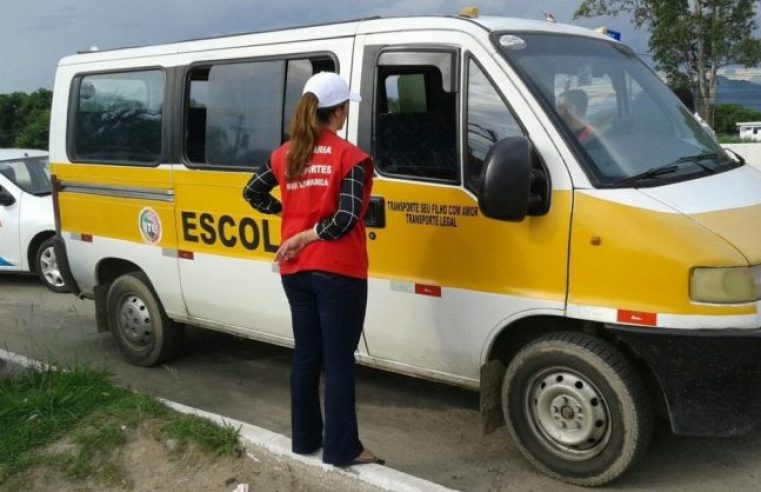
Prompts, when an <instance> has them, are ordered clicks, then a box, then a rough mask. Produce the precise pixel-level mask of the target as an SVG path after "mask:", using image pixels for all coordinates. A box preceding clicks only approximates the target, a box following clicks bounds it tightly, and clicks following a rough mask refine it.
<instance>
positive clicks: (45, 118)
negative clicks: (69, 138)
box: [13, 109, 50, 150]
mask: <svg viewBox="0 0 761 492" xmlns="http://www.w3.org/2000/svg"><path fill="white" fill-rule="evenodd" d="M49 129H50V110H49V109H44V110H42V111H37V112H36V113H35V116H34V120H33V121H30V122H28V123H27V124H26V126H24V128H23V129H22V130H21V132H20V133H19V134H18V135H17V136H16V139H15V140H14V141H13V146H14V147H23V148H27V149H42V150H47V148H48V135H49Z"/></svg>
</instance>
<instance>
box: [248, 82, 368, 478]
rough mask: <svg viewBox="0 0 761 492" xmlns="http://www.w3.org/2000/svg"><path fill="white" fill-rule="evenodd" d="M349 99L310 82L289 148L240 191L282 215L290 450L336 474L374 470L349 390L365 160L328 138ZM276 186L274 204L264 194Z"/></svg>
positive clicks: (361, 260) (360, 297) (362, 253)
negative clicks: (290, 340) (290, 344)
mask: <svg viewBox="0 0 761 492" xmlns="http://www.w3.org/2000/svg"><path fill="white" fill-rule="evenodd" d="M359 100H360V98H359V96H358V95H357V94H354V93H352V92H350V91H349V86H348V85H347V84H346V82H345V81H344V80H343V79H342V78H341V77H340V76H338V75H337V74H335V73H330V72H321V73H318V74H316V75H314V76H312V77H311V78H310V79H309V80H308V81H307V83H306V85H305V86H304V91H303V95H302V97H301V99H300V100H299V103H298V105H297V106H296V109H295V111H294V116H293V121H292V123H291V140H290V141H289V142H286V143H285V144H283V145H282V146H280V147H279V148H278V149H276V150H275V151H274V152H273V153H272V155H271V157H270V161H269V162H268V163H267V165H266V166H265V168H264V169H263V170H262V172H260V173H258V174H256V175H254V177H252V178H251V180H250V181H249V182H248V184H247V185H246V188H245V190H244V193H243V196H244V198H245V199H246V200H247V201H248V202H249V203H250V204H251V206H252V207H254V208H255V209H256V210H258V211H260V212H262V213H267V214H280V213H282V217H283V222H282V229H281V237H282V244H281V246H280V248H279V249H278V251H277V254H276V256H275V261H276V262H277V263H279V264H280V274H281V275H282V281H283V287H284V289H285V293H286V296H287V297H288V302H289V304H290V306H291V318H292V322H293V335H294V339H295V344H296V347H295V351H294V355H293V367H292V372H291V424H292V427H293V441H292V442H293V452H294V453H299V454H310V453H313V452H315V451H317V450H318V449H319V448H320V447H321V446H322V447H323V454H322V460H323V461H324V462H325V463H330V464H333V465H338V466H346V465H352V464H360V463H379V464H383V460H381V459H379V458H377V457H375V456H374V455H373V454H372V453H371V452H370V451H368V450H366V449H364V447H363V446H362V443H361V442H360V441H359V435H358V430H357V414H356V407H355V389H354V388H355V381H354V351H355V350H356V349H357V344H358V343H359V338H360V335H361V333H362V325H363V324H364V319H365V308H366V305H367V245H366V238H365V225H364V221H363V217H364V214H365V211H366V210H367V205H368V202H369V198H370V191H371V187H372V174H373V164H372V161H371V160H370V157H369V156H368V155H367V154H365V153H364V152H362V151H361V150H360V149H358V148H357V147H355V146H354V145H352V144H350V143H349V142H347V141H346V140H344V139H342V138H341V137H339V136H338V135H336V132H337V131H338V130H340V129H341V128H343V126H344V123H345V122H346V117H347V114H348V109H349V101H359ZM277 185H280V190H281V197H282V204H281V203H280V202H278V201H277V200H276V199H275V198H274V197H272V196H271V195H270V192H271V191H272V189H273V188H274V187H275V186H277ZM322 367H324V370H325V421H324V423H323V419H322V412H321V409H320V394H319V383H320V371H321V368H322ZM323 427H324V429H323ZM323 430H324V439H323Z"/></svg>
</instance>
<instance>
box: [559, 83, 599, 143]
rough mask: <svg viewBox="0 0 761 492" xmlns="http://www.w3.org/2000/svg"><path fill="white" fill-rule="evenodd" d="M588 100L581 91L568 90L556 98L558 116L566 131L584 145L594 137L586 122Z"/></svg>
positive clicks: (585, 94)
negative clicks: (565, 126)
mask: <svg viewBox="0 0 761 492" xmlns="http://www.w3.org/2000/svg"><path fill="white" fill-rule="evenodd" d="M588 105H589V98H588V97H587V93H586V92H584V91H583V90H581V89H568V90H567V91H565V92H563V93H562V94H560V95H559V96H558V99H557V108H558V114H559V115H560V117H561V118H562V119H563V122H564V123H565V124H566V125H567V126H568V129H569V130H571V132H573V135H574V136H575V137H576V138H577V139H578V141H579V143H581V144H584V143H586V142H587V141H589V140H590V139H591V138H592V137H593V136H594V130H593V129H592V127H591V126H590V125H589V123H588V122H587V120H586V115H587V106H588Z"/></svg>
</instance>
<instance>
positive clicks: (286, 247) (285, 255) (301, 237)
mask: <svg viewBox="0 0 761 492" xmlns="http://www.w3.org/2000/svg"><path fill="white" fill-rule="evenodd" d="M317 239H319V238H318V237H317V234H316V233H315V232H314V229H307V230H305V231H301V232H299V233H298V234H295V235H293V236H291V237H289V238H288V239H287V240H286V241H285V242H284V243H283V244H281V245H280V247H279V248H278V249H277V253H276V254H275V263H281V262H283V261H291V260H293V259H294V258H296V257H297V256H298V255H299V253H300V252H301V250H302V249H304V247H305V246H306V245H307V244H309V243H311V242H312V241H317Z"/></svg>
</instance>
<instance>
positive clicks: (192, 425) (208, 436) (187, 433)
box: [163, 415, 240, 456]
mask: <svg viewBox="0 0 761 492" xmlns="http://www.w3.org/2000/svg"><path fill="white" fill-rule="evenodd" d="M163 434H165V435H166V436H169V437H170V438H173V439H176V440H177V441H178V442H179V443H180V444H186V443H188V442H190V441H192V442H195V443H196V444H198V445H199V446H201V448H203V449H205V450H207V451H209V452H212V453H214V454H215V455H216V456H232V455H236V454H238V452H239V446H238V436H239V434H240V429H236V428H235V427H233V426H231V425H225V426H224V427H220V426H218V425H217V424H215V423H214V422H211V421H210V420H208V419H204V418H201V417H196V416H193V415H178V416H177V417H176V418H174V419H172V420H171V421H170V422H169V423H167V424H166V425H165V426H164V428H163Z"/></svg>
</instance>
